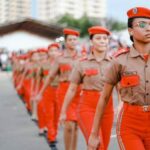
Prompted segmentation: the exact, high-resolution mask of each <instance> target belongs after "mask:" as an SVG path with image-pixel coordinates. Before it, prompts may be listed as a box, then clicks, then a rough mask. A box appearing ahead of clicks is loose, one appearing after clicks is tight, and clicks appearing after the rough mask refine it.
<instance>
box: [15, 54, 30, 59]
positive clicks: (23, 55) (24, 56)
mask: <svg viewBox="0 0 150 150" xmlns="http://www.w3.org/2000/svg"><path fill="white" fill-rule="evenodd" d="M27 58H29V55H28V54H22V55H20V56H18V59H27Z"/></svg>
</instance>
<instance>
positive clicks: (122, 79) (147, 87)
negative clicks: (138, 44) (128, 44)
mask: <svg viewBox="0 0 150 150" xmlns="http://www.w3.org/2000/svg"><path fill="white" fill-rule="evenodd" d="M104 81H105V82H106V83H109V84H112V85H116V84H117V83H118V85H119V92H120V95H121V100H122V101H124V102H128V103H130V104H136V105H150V58H149V59H148V61H145V60H144V58H143V57H142V55H141V54H140V53H139V52H138V51H137V50H136V49H134V48H133V47H132V48H131V49H130V50H129V51H128V52H126V53H123V54H120V55H119V56H118V57H117V58H116V59H114V60H113V61H112V63H111V64H110V65H109V68H108V71H107V73H106V74H105V76H104Z"/></svg>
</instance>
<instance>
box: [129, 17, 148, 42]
mask: <svg viewBox="0 0 150 150" xmlns="http://www.w3.org/2000/svg"><path fill="white" fill-rule="evenodd" d="M129 33H130V35H132V36H133V39H134V40H135V41H137V42H141V43H150V19H148V18H135V19H134V20H133V23H132V28H129Z"/></svg>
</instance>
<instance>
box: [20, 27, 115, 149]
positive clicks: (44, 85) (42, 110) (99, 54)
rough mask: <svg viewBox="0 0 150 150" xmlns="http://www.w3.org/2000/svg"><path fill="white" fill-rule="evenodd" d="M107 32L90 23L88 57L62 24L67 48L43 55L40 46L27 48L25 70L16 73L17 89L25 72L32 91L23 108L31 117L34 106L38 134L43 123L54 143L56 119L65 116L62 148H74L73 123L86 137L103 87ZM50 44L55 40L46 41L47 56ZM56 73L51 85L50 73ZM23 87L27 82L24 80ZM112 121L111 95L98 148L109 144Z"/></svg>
mask: <svg viewBox="0 0 150 150" xmlns="http://www.w3.org/2000/svg"><path fill="white" fill-rule="evenodd" d="M109 35H110V32H109V31H108V30H107V29H106V28H103V27H100V26H93V27H91V28H89V37H90V42H91V44H92V48H91V52H90V55H89V56H87V57H85V56H84V57H80V56H78V54H77V51H76V46H77V43H78V41H77V38H78V36H79V32H78V31H75V30H72V29H64V36H65V47H66V49H65V50H64V52H63V53H62V54H61V55H60V56H58V57H57V58H55V59H53V58H54V57H49V59H48V57H47V53H46V51H45V50H43V49H42V50H40V49H39V50H38V51H33V52H30V53H31V54H30V55H31V60H30V61H29V62H26V63H25V65H24V72H23V74H20V75H21V80H20V83H19V86H18V87H17V89H20V88H21V86H22V85H23V83H24V81H25V80H26V78H27V79H28V78H29V79H28V80H29V83H30V87H31V91H29V92H27V93H28V94H27V95H29V98H28V99H27V100H26V99H25V102H26V104H27V109H28V110H29V111H30V110H31V109H32V117H33V119H36V110H37V116H38V122H39V128H40V134H43V132H44V131H45V127H47V129H48V140H49V142H50V146H51V148H52V149H56V145H55V141H56V135H57V130H58V129H57V128H58V121H59V120H60V122H61V123H63V122H65V129H64V142H65V149H66V150H76V149H77V148H76V142H77V125H79V127H80V129H81V131H82V132H83V135H84V137H85V139H86V141H88V138H89V135H90V132H91V128H92V124H93V119H94V114H95V110H96V106H97V103H98V99H99V97H100V95H101V92H102V90H103V77H104V74H105V71H106V70H107V69H106V68H107V65H108V64H109V63H110V58H109V57H108V56H107V50H108V47H109ZM54 47H55V48H56V47H57V46H56V45H53V46H52V45H51V46H50V47H49V56H51V52H52V48H54ZM37 52H38V53H37ZM37 54H39V55H40V59H37V56H36V55H37ZM31 64H32V65H31ZM34 65H35V67H33V66H34ZM31 68H32V69H31ZM29 72H31V75H30V73H29ZM29 75H30V76H29ZM28 76H29V77H28ZM57 76H58V87H57V90H56V88H55V81H54V79H56V78H57ZM53 82H54V83H53ZM56 85H57V84H56ZM23 87H26V84H25V85H24V86H23ZM28 90H29V88H28ZM55 94H56V98H55ZM31 106H32V108H31ZM56 106H57V107H56ZM36 107H37V108H36ZM56 108H57V110H55V109H56ZM112 123H113V103H112V97H110V101H109V103H108V104H107V108H106V110H105V112H104V117H103V121H102V126H101V129H100V131H99V136H100V138H101V140H102V141H103V142H102V143H103V144H102V145H101V147H100V148H99V149H101V150H106V149H107V148H108V144H109V141H110V134H111V128H112Z"/></svg>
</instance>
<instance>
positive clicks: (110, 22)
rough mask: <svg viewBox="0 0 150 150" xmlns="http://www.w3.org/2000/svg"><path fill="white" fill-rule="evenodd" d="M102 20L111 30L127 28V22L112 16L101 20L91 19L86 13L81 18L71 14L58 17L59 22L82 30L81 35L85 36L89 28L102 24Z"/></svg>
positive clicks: (64, 25)
mask: <svg viewBox="0 0 150 150" xmlns="http://www.w3.org/2000/svg"><path fill="white" fill-rule="evenodd" d="M101 22H103V24H105V26H106V27H107V28H108V29H110V30H111V31H120V30H123V29H125V28H126V27H127V26H126V24H125V23H122V22H119V21H116V20H114V19H112V18H110V19H105V20H100V19H90V18H88V17H87V16H86V15H84V16H83V17H81V18H80V19H75V18H73V17H72V16H71V15H69V14H66V15H64V16H63V17H62V18H60V19H58V21H57V24H59V25H62V26H63V27H71V28H75V29H77V30H79V31H80V33H81V37H84V36H86V35H87V34H88V32H87V31H88V28H89V27H91V26H93V25H101Z"/></svg>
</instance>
